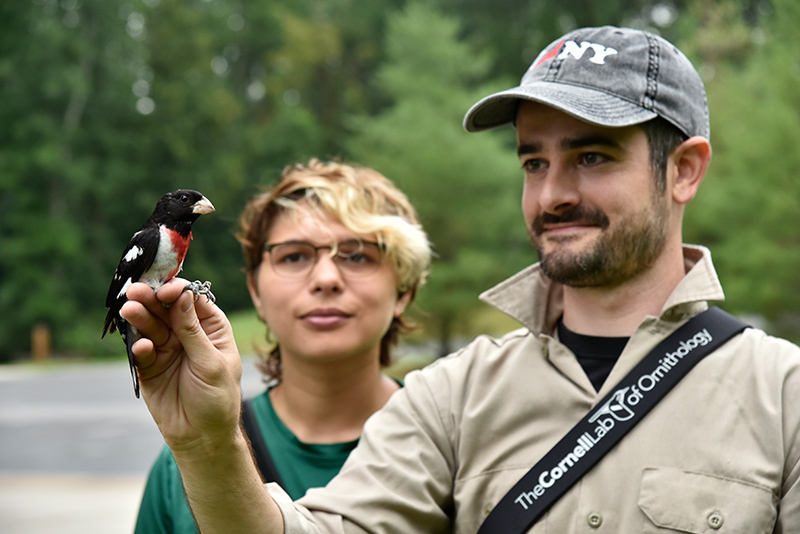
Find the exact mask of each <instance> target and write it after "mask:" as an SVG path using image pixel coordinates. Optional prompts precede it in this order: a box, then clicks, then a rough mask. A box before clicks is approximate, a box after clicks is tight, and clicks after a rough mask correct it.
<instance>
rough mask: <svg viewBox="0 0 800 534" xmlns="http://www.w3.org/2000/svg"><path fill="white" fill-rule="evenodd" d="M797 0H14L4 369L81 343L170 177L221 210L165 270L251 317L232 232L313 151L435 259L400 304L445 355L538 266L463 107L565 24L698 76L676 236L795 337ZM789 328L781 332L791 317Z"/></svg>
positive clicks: (2, 61)
mask: <svg viewBox="0 0 800 534" xmlns="http://www.w3.org/2000/svg"><path fill="white" fill-rule="evenodd" d="M799 6H800V5H799V4H798V3H797V2H796V0H773V1H771V2H767V1H766V0H717V1H713V2H708V1H703V0H684V1H678V0H675V1H670V0H616V1H614V0H609V1H607V2H603V3H598V2H594V1H591V0H562V1H561V2H550V1H548V0H524V1H523V0H458V1H456V0H429V1H427V2H422V1H419V0H414V1H412V0H373V1H371V2H356V1H355V0H326V1H324V2H323V1H321V0H275V1H272V2H239V1H236V0H182V1H178V0H22V1H19V2H3V3H2V4H1V5H0V95H2V99H0V214H2V215H0V317H2V320H0V361H2V360H4V359H10V358H15V357H20V356H22V355H24V354H25V353H27V352H28V351H29V344H30V339H29V336H30V330H31V328H32V327H33V326H34V325H36V324H42V323H43V324H47V325H48V326H50V328H51V329H52V330H53V335H54V344H55V349H56V351H58V352H60V353H69V352H73V353H90V354H102V353H119V352H120V351H121V344H120V343H119V342H112V341H106V340H103V341H102V342H101V341H100V340H99V334H100V330H101V327H100V325H101V324H102V318H103V315H104V313H105V311H104V309H103V302H104V299H105V292H106V290H107V287H108V282H109V281H110V278H111V275H112V273H113V269H114V267H115V266H116V264H117V262H118V260H119V254H120V253H121V251H122V249H123V247H124V245H125V243H126V242H127V240H128V239H129V238H130V236H131V234H132V233H133V232H134V231H135V230H137V229H138V227H139V226H140V225H141V223H142V222H143V221H144V219H145V218H146V217H147V216H148V215H149V213H150V212H151V211H152V208H153V205H154V203H155V201H156V200H157V199H158V198H159V197H160V196H161V195H162V194H163V193H164V192H166V191H168V190H171V189H175V188H178V187H191V188H195V189H199V190H201V191H202V192H203V193H204V194H206V196H208V197H209V198H210V199H211V200H212V202H214V204H215V206H216V207H217V212H216V213H215V214H213V215H210V216H207V217H203V218H202V219H200V221H199V222H198V223H197V225H196V228H195V236H196V239H195V241H194V243H193V245H192V248H191V250H190V252H189V256H188V258H187V262H186V269H185V271H184V273H183V275H184V276H185V277H187V278H192V279H208V280H212V281H213V282H214V289H215V292H216V293H217V295H218V297H219V301H218V302H219V304H220V305H221V306H222V307H223V308H224V309H225V310H227V311H230V312H234V311H237V310H245V309H248V308H249V307H250V303H249V298H248V295H247V291H246V287H245V284H244V277H243V275H242V273H241V265H242V262H241V259H240V251H239V247H238V244H237V243H236V241H235V240H234V239H233V237H232V232H233V229H234V225H235V221H236V218H237V216H238V213H239V211H240V210H241V208H242V207H243V205H244V203H245V202H246V201H247V199H248V198H249V197H250V196H251V195H252V194H254V193H255V192H256V191H257V190H258V189H259V187H260V186H261V185H262V184H267V183H270V182H271V181H272V180H274V179H275V178H276V177H277V175H278V173H279V171H280V169H282V168H283V167H284V166H285V165H287V164H290V163H293V162H295V161H303V160H306V159H308V158H309V157H311V156H318V157H322V158H329V157H340V158H343V159H346V160H348V159H349V160H355V161H358V162H360V163H365V164H368V165H373V166H375V167H376V168H377V169H378V170H380V171H382V172H383V173H385V174H386V175H387V176H389V177H390V178H392V179H393V180H395V181H396V182H397V183H398V184H399V185H400V186H401V187H402V188H403V189H404V190H405V191H406V192H407V193H408V194H409V196H410V198H411V199H412V201H413V202H414V203H415V205H416V206H417V208H418V210H419V212H420V216H421V218H422V220H423V222H424V224H425V226H426V228H427V230H428V232H429V234H430V236H431V239H432V241H433V243H434V245H435V248H436V251H437V253H438V258H437V260H436V262H435V264H434V273H433V276H432V277H431V281H430V284H429V286H428V287H426V288H425V289H424V290H423V291H422V292H421V294H420V295H419V301H418V302H419V306H418V308H419V310H420V318H419V320H420V322H422V323H423V325H424V327H425V329H424V332H426V334H427V335H428V336H431V337H433V338H435V339H437V340H438V342H439V343H440V346H441V347H442V350H447V347H448V344H449V343H450V340H451V338H452V336H453V335H455V334H456V333H459V332H461V331H462V330H463V329H464V328H466V327H465V325H467V324H468V323H469V322H470V317H472V316H474V315H475V314H476V305H477V299H476V294H477V293H478V292H479V291H480V290H481V289H484V288H486V287H488V286H490V285H492V284H493V283H494V282H496V281H499V280H500V279H502V278H503V277H505V276H507V275H509V274H511V273H512V272H513V271H515V270H517V269H518V268H519V267H521V266H523V265H524V264H526V263H529V262H531V261H534V259H535V258H534V254H533V253H532V252H531V251H530V249H529V246H528V245H527V241H526V237H525V233H524V227H523V224H522V222H521V221H522V219H521V215H520V213H519V207H518V205H519V191H520V189H521V183H520V179H519V171H518V170H517V169H516V168H515V167H516V165H517V164H516V158H515V157H514V155H513V153H514V146H513V131H512V130H511V129H510V128H506V129H501V130H498V131H496V132H486V133H483V134H479V135H469V134H466V133H465V132H463V131H462V130H461V128H460V122H461V118H462V116H463V113H464V112H465V111H466V109H468V107H469V106H470V105H471V104H472V103H474V102H475V101H476V100H477V99H478V98H480V97H481V96H483V95H485V94H488V92H490V91H492V90H496V89H499V88H504V87H507V86H509V85H510V84H513V83H515V82H516V80H518V79H519V77H520V75H521V74H522V73H523V72H524V70H525V69H526V68H527V67H528V65H529V63H530V61H531V60H532V59H533V58H534V57H535V56H536V54H537V52H538V50H539V49H540V48H541V47H542V46H543V45H545V44H546V43H548V42H550V41H551V40H553V39H555V38H556V37H558V36H559V35H560V34H562V33H563V32H564V31H566V30H569V29H572V28H574V27H577V26H584V25H597V24H607V23H610V24H620V25H630V26H636V27H642V28H648V29H651V30H654V31H658V32H660V33H662V34H663V35H664V36H665V37H667V38H669V39H670V40H673V41H674V42H675V43H676V44H678V45H679V46H680V47H681V48H683V49H684V50H686V52H687V54H688V55H689V56H690V57H691V58H692V59H693V61H695V63H696V64H697V65H698V66H699V69H700V71H701V73H702V74H703V76H704V78H705V80H706V82H707V85H708V92H709V101H710V106H711V116H712V131H713V134H712V135H713V138H712V142H713V145H714V149H715V157H714V161H713V163H712V165H711V168H710V170H709V173H708V177H707V180H706V183H705V184H704V186H703V187H702V188H701V190H700V194H699V195H698V198H697V199H695V200H694V201H693V203H692V204H691V205H690V208H689V210H688V212H687V224H686V239H687V240H688V241H694V242H701V243H703V244H707V245H709V246H710V247H711V248H712V251H713V252H714V257H715V260H716V263H717V265H718V268H719V272H720V277H721V278H722V281H723V283H724V285H725V287H726V291H727V295H728V305H727V306H728V308H729V309H731V310H733V311H736V312H739V313H750V314H759V315H762V316H764V317H766V318H768V319H769V320H771V321H773V322H774V324H775V325H777V326H778V327H780V328H781V329H783V330H782V331H783V333H788V334H792V333H793V332H797V331H800V326H798V325H797V324H795V323H796V322H797V317H798V314H797V311H798V299H800V291H798V289H800V288H798V287H797V286H798V284H800V276H799V275H798V273H799V272H800V257H798V256H800V246H798V245H800V243H798V241H800V224H798V221H797V220H795V219H796V218H797V217H798V214H799V213H800V211H798V209H797V203H798V199H800V195H799V194H798V193H799V192H798V187H800V186H798V185H797V183H798V181H797V179H796V178H795V177H796V176H797V174H798V170H800V169H798V167H800V151H798V150H797V139H799V138H800V92H799V91H797V87H798V81H800V45H798V41H797V39H796V37H795V32H796V29H797V28H798V27H800V7H799ZM793 321H794V322H793Z"/></svg>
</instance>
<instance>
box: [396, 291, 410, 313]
mask: <svg viewBox="0 0 800 534" xmlns="http://www.w3.org/2000/svg"><path fill="white" fill-rule="evenodd" d="M414 291H415V289H413V288H412V289H409V290H407V291H405V292H404V293H400V295H398V297H397V302H395V303H394V316H395V317H400V316H401V315H403V312H404V311H406V308H407V307H408V305H409V303H410V302H411V299H413V298H414Z"/></svg>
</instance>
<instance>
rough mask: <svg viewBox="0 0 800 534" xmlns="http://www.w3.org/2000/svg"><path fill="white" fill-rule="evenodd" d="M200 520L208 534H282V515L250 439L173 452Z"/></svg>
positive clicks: (236, 438) (239, 437) (238, 438)
mask: <svg viewBox="0 0 800 534" xmlns="http://www.w3.org/2000/svg"><path fill="white" fill-rule="evenodd" d="M173 455H174V456H175V460H176V462H177V464H178V467H179V468H180V471H181V477H182V479H183V485H184V488H185V491H186V495H187V498H188V500H189V504H190V506H191V508H192V512H193V514H194V517H195V520H196V521H197V524H198V527H199V529H200V531H201V532H202V533H203V534H235V533H241V534H245V533H247V534H252V533H258V534H282V533H283V517H282V515H281V512H280V509H279V508H278V506H277V505H276V504H275V502H274V501H273V500H272V498H271V497H270V496H269V494H268V493H267V490H266V488H265V486H264V484H263V482H262V481H261V477H260V476H259V474H258V471H257V469H256V467H255V463H254V461H253V458H252V455H251V453H250V447H249V445H248V443H247V440H246V438H245V437H244V436H243V435H242V434H241V432H237V433H236V434H235V435H233V436H231V442H230V443H228V444H221V445H215V446H211V447H202V448H196V449H192V450H191V451H181V452H177V453H176V452H174V451H173Z"/></svg>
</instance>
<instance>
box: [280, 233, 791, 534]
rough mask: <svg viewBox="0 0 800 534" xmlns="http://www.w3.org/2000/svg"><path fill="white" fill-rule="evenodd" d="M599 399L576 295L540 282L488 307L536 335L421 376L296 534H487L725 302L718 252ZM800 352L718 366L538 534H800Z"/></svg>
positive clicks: (304, 512)
mask: <svg viewBox="0 0 800 534" xmlns="http://www.w3.org/2000/svg"><path fill="white" fill-rule="evenodd" d="M684 257H685V260H686V265H687V275H686V277H685V278H684V279H683V281H682V282H681V283H680V284H679V285H678V287H677V288H676V289H675V291H674V292H673V294H672V295H671V296H670V298H669V300H668V302H667V303H666V305H665V306H664V309H663V311H662V313H661V316H660V317H647V318H646V319H645V320H644V321H643V322H642V324H641V325H639V327H638V329H637V330H636V332H635V333H634V334H633V336H632V337H631V338H630V341H629V342H628V344H627V346H626V347H625V349H624V351H623V352H622V354H621V355H620V358H619V360H618V362H617V363H616V365H615V367H614V368H613V370H612V371H611V375H610V376H609V377H608V379H607V380H606V383H605V385H604V386H603V388H602V389H601V391H599V392H595V391H594V389H593V387H592V384H591V382H590V381H589V379H588V377H587V376H586V374H585V373H584V371H583V369H582V368H581V366H580V364H579V363H578V361H577V360H576V358H575V356H574V355H573V354H572V353H571V352H570V351H569V350H568V349H567V348H566V347H565V346H564V345H562V344H561V343H559V341H558V340H557V339H556V338H555V337H554V334H553V333H554V330H555V325H556V321H557V319H558V318H559V316H560V315H561V312H562V309H563V305H562V301H561V288H560V286H558V285H557V284H554V283H552V282H550V281H549V280H548V279H547V278H545V277H544V276H542V274H541V273H540V270H539V267H538V265H534V266H531V267H529V268H528V269H526V270H524V271H522V272H520V273H519V274H517V275H515V276H514V277H512V278H510V279H508V280H506V281H505V282H503V283H501V284H500V285H498V286H496V287H495V288H493V289H491V290H489V291H487V292H486V293H484V294H483V295H482V298H483V299H484V300H485V301H486V302H488V303H490V304H492V305H494V306H496V307H497V308H499V309H500V310H502V311H504V312H505V313H507V314H509V315H511V316H512V317H514V318H516V319H517V320H518V321H519V322H520V323H521V324H522V325H523V326H524V328H522V329H520V330H517V331H514V332H512V333H509V334H508V335H506V336H505V337H503V338H502V339H492V338H489V337H480V338H478V339H476V340H475V341H474V342H473V343H471V344H470V345H469V346H467V347H465V348H464V349H463V350H461V351H459V352H457V353H455V354H453V355H451V356H449V357H447V358H444V359H442V360H439V361H437V362H436V363H434V364H432V365H430V366H429V367H427V368H426V369H424V370H422V371H418V372H414V373H411V374H409V375H408V376H407V377H406V387H405V388H403V389H402V390H400V391H399V392H397V393H396V394H395V395H394V396H393V397H392V398H391V399H390V401H389V403H388V404H387V405H386V407H385V408H384V409H383V410H381V411H380V412H378V413H377V414H375V415H374V416H373V417H372V418H371V419H370V420H369V421H368V422H367V425H366V426H365V428H364V434H363V436H362V439H361V442H360V443H359V445H358V447H357V448H356V450H355V451H354V452H353V453H352V455H351V456H350V459H349V460H348V461H347V462H346V463H345V466H344V468H343V469H342V472H341V473H340V474H339V475H338V476H337V477H336V478H334V480H333V481H331V483H330V484H329V485H328V486H327V487H326V488H324V489H312V490H310V491H309V492H308V494H307V495H306V497H304V498H303V499H301V500H300V501H298V503H297V504H294V503H292V502H291V501H290V500H289V499H288V497H286V495H285V494H283V493H282V492H281V491H280V489H279V488H277V487H274V486H273V487H270V492H271V493H272V494H273V495H274V496H275V498H276V500H277V501H278V503H279V505H280V506H281V509H282V512H283V515H284V520H285V524H286V532H289V533H300V532H303V533H305V532H336V533H364V532H371V533H381V534H384V533H403V534H416V533H440V532H441V533H444V532H456V533H464V534H472V533H474V532H476V531H477V529H478V527H479V526H480V524H481V523H482V521H483V520H484V518H485V517H486V515H488V513H489V512H490V511H491V510H492V508H493V507H494V506H495V505H496V504H497V502H498V501H499V500H500V499H501V498H502V497H503V495H504V494H505V493H506V492H507V491H508V490H509V489H510V488H511V487H512V486H513V485H514V484H515V482H516V481H517V480H519V478H521V477H522V476H523V475H524V474H525V473H526V472H527V471H528V470H529V469H530V468H531V467H532V466H533V465H534V464H535V463H536V462H537V461H538V460H539V459H540V458H542V456H544V455H545V454H546V453H547V452H548V450H550V448H552V447H553V446H554V445H555V444H556V443H557V442H558V441H559V440H560V439H561V438H562V437H563V436H564V435H565V434H566V433H567V432H568V431H569V430H570V429H571V428H572V426H573V425H575V423H577V422H578V421H579V420H580V419H581V418H582V417H583V416H584V415H586V414H587V413H588V412H589V411H590V410H591V409H592V408H593V407H595V405H596V404H597V403H598V402H599V401H600V400H601V399H602V398H603V397H604V396H605V395H606V394H607V393H609V392H610V391H611V390H612V389H613V388H614V386H615V385H616V383H617V382H618V381H619V380H620V379H622V378H623V377H624V376H625V375H626V374H627V373H628V371H630V370H631V369H632V368H633V367H634V366H635V365H636V364H637V363H638V362H639V361H640V360H641V359H642V358H643V357H644V356H645V355H646V354H647V353H648V352H649V351H650V350H651V349H652V348H653V347H655V345H657V344H658V342H659V341H661V340H662V339H664V338H665V337H666V336H668V335H669V334H670V333H672V332H673V331H674V330H676V329H677V328H678V327H680V326H681V325H682V324H683V323H685V322H686V321H687V320H688V319H689V318H691V317H692V316H694V315H696V314H697V313H700V312H701V311H703V310H705V309H706V308H707V301H712V300H722V299H723V293H722V288H721V286H720V284H719V281H718V279H717V276H716V273H715V272H714V268H713V265H712V263H711V258H710V255H709V253H708V251H707V250H706V249H703V248H700V247H688V246H687V247H685V249H684ZM798 480H800V348H798V347H797V346H795V345H793V344H791V343H789V342H787V341H783V340H780V339H776V338H773V337H770V336H767V335H766V334H765V333H764V332H762V331H760V330H756V329H748V330H746V331H745V332H744V333H743V334H740V335H738V336H736V337H735V338H734V339H732V340H731V341H729V342H728V343H726V344H725V345H723V346H722V347H720V348H719V349H717V350H716V351H715V352H713V353H712V354H710V355H708V356H707V357H706V358H705V359H703V360H702V361H701V362H700V363H699V364H698V365H697V366H696V367H695V368H694V369H693V370H692V371H691V372H690V373H689V374H688V375H687V376H686V377H684V378H683V379H682V381H681V382H680V383H678V384H677V385H676V386H675V388H674V389H673V390H672V391H671V392H670V393H669V394H667V396H666V397H665V398H664V399H663V400H661V402H660V403H659V404H658V405H657V406H656V407H655V408H654V409H653V410H652V411H651V412H650V413H649V414H648V415H647V416H645V417H644V419H643V420H642V421H641V422H640V423H639V424H638V425H637V426H636V427H635V428H633V429H632V430H631V431H630V432H629V433H628V434H627V435H626V436H625V437H624V438H623V439H622V441H621V442H620V443H619V444H618V445H617V446H616V447H615V448H613V449H612V450H611V451H610V452H609V453H608V454H607V455H606V456H605V457H604V458H603V459H602V460H601V461H600V463H599V464H598V465H597V466H595V467H594V468H593V469H591V470H590V471H589V472H588V473H586V475H585V476H584V477H583V478H582V479H581V480H580V481H578V482H577V483H576V484H575V485H574V486H573V487H572V488H571V489H570V490H569V491H567V493H565V495H564V496H563V497H562V498H561V499H560V500H559V501H558V502H556V503H555V504H554V505H553V507H552V508H551V509H550V510H549V511H548V512H547V513H546V514H545V515H544V516H543V517H542V518H541V519H540V520H539V521H538V522H537V523H536V524H535V525H534V526H533V527H531V529H530V530H529V532H531V533H558V534H578V533H583V534H594V533H603V532H606V533H613V534H629V533H664V532H671V531H673V532H689V533H714V532H730V533H739V534H744V533H770V532H775V533H784V534H788V533H790V532H800V483H798Z"/></svg>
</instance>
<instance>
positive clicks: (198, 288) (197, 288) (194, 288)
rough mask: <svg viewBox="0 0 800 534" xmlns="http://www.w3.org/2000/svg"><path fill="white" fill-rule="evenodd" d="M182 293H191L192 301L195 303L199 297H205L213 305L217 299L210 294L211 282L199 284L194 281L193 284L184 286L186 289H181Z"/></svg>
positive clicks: (199, 282)
mask: <svg viewBox="0 0 800 534" xmlns="http://www.w3.org/2000/svg"><path fill="white" fill-rule="evenodd" d="M183 290H184V291H191V292H192V294H193V295H194V301H195V302H197V301H198V300H199V299H200V295H205V296H206V298H207V299H208V302H210V303H211V304H214V302H216V300H217V297H215V296H214V293H212V292H211V282H208V281H206V282H201V281H200V280H195V281H194V282H190V283H188V284H186V287H184V288H183Z"/></svg>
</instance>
